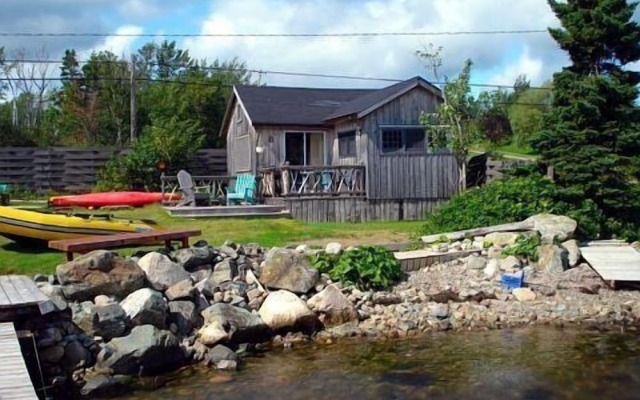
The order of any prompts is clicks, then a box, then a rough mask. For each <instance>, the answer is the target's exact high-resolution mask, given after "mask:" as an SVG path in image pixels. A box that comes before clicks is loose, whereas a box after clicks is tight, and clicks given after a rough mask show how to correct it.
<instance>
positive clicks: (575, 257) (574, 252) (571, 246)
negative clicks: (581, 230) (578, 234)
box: [562, 239, 582, 268]
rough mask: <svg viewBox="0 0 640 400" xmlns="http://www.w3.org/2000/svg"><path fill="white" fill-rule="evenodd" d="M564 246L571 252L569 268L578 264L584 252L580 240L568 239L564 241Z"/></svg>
mask: <svg viewBox="0 0 640 400" xmlns="http://www.w3.org/2000/svg"><path fill="white" fill-rule="evenodd" d="M562 247H563V248H564V249H565V250H567V252H568V253H569V254H568V259H569V260H568V262H569V268H573V267H575V266H576V265H578V262H580V258H582V253H581V252H580V247H579V246H578V241H577V240H575V239H571V240H567V241H566V242H564V243H562Z"/></svg>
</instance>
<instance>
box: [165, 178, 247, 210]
mask: <svg viewBox="0 0 640 400" xmlns="http://www.w3.org/2000/svg"><path fill="white" fill-rule="evenodd" d="M191 179H193V184H194V188H195V192H196V200H198V198H199V197H200V198H203V199H206V200H207V202H209V203H212V202H213V203H220V204H224V203H225V196H226V193H227V187H229V185H230V182H231V181H232V180H234V179H235V176H222V175H216V176H213V175H210V176H205V175H201V176H198V175H195V176H192V177H191ZM160 185H161V190H162V193H163V194H164V193H168V194H180V183H178V177H177V176H167V175H163V176H161V177H160ZM199 195H200V196H199ZM167 197H168V198H171V197H172V196H167ZM163 198H164V196H163ZM177 202H178V201H176V200H163V203H162V204H163V205H175V204H176V203H177Z"/></svg>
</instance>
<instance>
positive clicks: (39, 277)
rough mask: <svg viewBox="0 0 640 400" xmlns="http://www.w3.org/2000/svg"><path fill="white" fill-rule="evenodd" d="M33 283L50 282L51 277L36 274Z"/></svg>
mask: <svg viewBox="0 0 640 400" xmlns="http://www.w3.org/2000/svg"><path fill="white" fill-rule="evenodd" d="M33 281H34V282H36V283H39V282H49V277H48V276H47V275H42V274H35V275H34V276H33Z"/></svg>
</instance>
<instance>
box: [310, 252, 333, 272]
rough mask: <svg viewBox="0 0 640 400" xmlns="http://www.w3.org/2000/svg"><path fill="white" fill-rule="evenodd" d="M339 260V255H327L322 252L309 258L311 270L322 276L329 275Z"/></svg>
mask: <svg viewBox="0 0 640 400" xmlns="http://www.w3.org/2000/svg"><path fill="white" fill-rule="evenodd" d="M339 259H340V255H339V254H327V253H324V252H321V253H317V254H315V255H313V256H311V257H310V261H311V265H312V266H313V268H315V269H317V270H318V271H320V273H322V274H330V273H331V270H333V268H334V267H335V265H336V263H337V262H338V260H339Z"/></svg>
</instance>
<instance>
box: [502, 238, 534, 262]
mask: <svg viewBox="0 0 640 400" xmlns="http://www.w3.org/2000/svg"><path fill="white" fill-rule="evenodd" d="M541 243H542V241H541V240H540V235H539V234H538V233H535V234H533V235H523V234H520V235H518V237H517V238H516V243H515V244H514V245H513V246H509V247H508V248H506V249H504V250H503V251H502V254H503V255H505V256H517V257H522V258H526V259H528V260H530V261H538V247H539V246H540V244H541Z"/></svg>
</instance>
